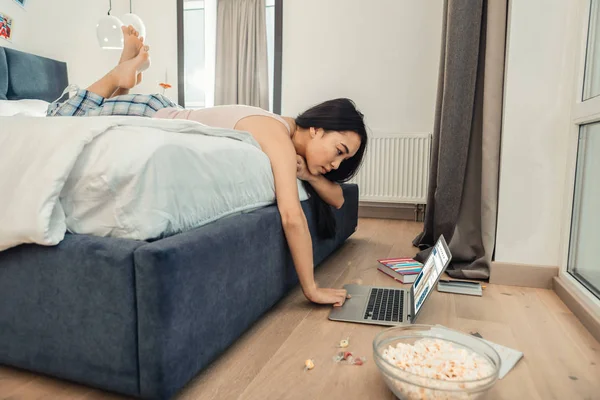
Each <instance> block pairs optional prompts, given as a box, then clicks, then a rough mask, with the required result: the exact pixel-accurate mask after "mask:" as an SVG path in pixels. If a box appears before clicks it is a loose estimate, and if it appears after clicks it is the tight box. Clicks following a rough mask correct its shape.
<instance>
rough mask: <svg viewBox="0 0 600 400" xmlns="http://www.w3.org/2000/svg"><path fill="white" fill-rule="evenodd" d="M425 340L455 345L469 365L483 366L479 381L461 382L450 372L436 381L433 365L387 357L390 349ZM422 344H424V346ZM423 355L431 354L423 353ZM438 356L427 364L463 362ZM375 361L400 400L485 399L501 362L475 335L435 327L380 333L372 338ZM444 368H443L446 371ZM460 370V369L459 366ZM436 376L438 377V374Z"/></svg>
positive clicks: (472, 369) (391, 329)
mask: <svg viewBox="0 0 600 400" xmlns="http://www.w3.org/2000/svg"><path fill="white" fill-rule="evenodd" d="M422 339H425V340H427V339H430V340H433V339H436V340H438V342H437V343H438V344H439V345H440V346H448V345H452V347H453V348H454V349H457V351H459V353H458V354H461V355H464V357H466V358H467V359H470V360H471V364H470V365H475V366H477V365H478V366H480V367H481V368H480V369H481V370H482V372H481V373H480V374H479V376H477V377H476V378H473V377H469V379H463V380H459V376H453V375H452V373H449V374H450V375H451V377H450V378H447V379H437V378H436V377H432V376H431V375H432V374H433V373H428V371H432V369H428V368H427V367H430V365H427V366H425V367H423V368H421V367H417V366H416V364H415V363H413V365H412V366H411V365H410V362H412V361H408V364H406V363H405V364H400V362H399V360H397V362H396V363H394V362H393V361H390V360H388V359H386V357H384V354H385V353H386V351H389V350H388V349H389V347H390V346H391V347H393V348H395V347H396V346H397V344H398V343H403V344H406V345H414V344H415V343H417V342H418V341H420V340H422ZM423 343H424V342H421V344H423ZM432 344H433V343H432ZM442 348H443V347H442ZM422 354H429V353H426V352H423V353H422ZM432 354H433V353H432ZM435 354H436V356H435V357H433V356H432V357H433V358H431V359H430V361H431V362H427V363H426V364H431V365H436V363H437V366H439V365H441V364H443V366H448V365H450V363H451V362H453V361H454V362H459V361H460V360H458V359H455V358H456V357H455V358H447V357H444V356H443V354H442V353H439V352H438V353H435ZM373 359H374V360H375V364H376V365H377V368H378V369H379V371H380V372H381V374H382V376H383V379H384V381H385V383H386V384H387V386H388V387H389V388H390V390H391V391H392V392H394V394H395V395H396V396H397V397H398V398H400V399H401V400H404V399H410V400H413V399H419V400H420V399H428V400H429V399H444V400H446V399H448V400H455V399H469V400H471V399H483V398H485V396H486V394H487V392H488V391H489V389H490V388H491V387H492V386H494V384H495V383H496V381H497V380H498V373H499V371H500V363H501V361H500V356H499V355H498V353H497V352H496V350H494V348H493V347H491V346H490V345H489V344H487V343H486V342H484V341H483V340H481V339H479V338H477V337H475V336H472V335H467V334H464V333H461V332H458V331H454V330H451V329H448V328H444V327H441V326H433V325H406V326H397V327H393V328H388V329H385V330H383V331H381V332H380V333H379V334H377V336H375V339H373ZM413 361H414V360H413ZM473 361H475V363H473ZM477 361H479V364H476V362H477ZM397 364H400V365H403V367H402V368H401V367H400V366H398V365H397ZM406 365H408V366H409V367H411V368H413V371H412V372H410V371H408V370H407V369H408V368H407V367H406ZM453 365H454V364H453ZM443 366H442V367H440V368H443ZM418 368H420V369H418ZM452 368H454V367H452ZM457 369H458V370H460V367H457ZM467 370H468V372H473V371H474V370H475V368H471V367H469V368H467ZM436 374H437V375H436V376H437V377H439V373H436Z"/></svg>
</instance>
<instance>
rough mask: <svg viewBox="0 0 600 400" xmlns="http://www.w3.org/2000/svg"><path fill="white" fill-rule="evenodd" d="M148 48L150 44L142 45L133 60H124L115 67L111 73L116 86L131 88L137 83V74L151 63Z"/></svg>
mask: <svg viewBox="0 0 600 400" xmlns="http://www.w3.org/2000/svg"><path fill="white" fill-rule="evenodd" d="M148 50H149V47H148V46H142V47H141V48H140V51H139V52H138V54H137V56H135V57H134V58H132V59H131V60H127V61H123V62H122V63H120V64H119V65H117V66H116V67H115V68H113V70H112V71H111V72H110V74H111V76H112V78H113V79H114V84H115V85H116V86H118V87H120V88H123V89H131V88H132V87H134V86H135V85H136V84H137V76H138V74H139V72H140V71H141V70H143V69H145V68H148V65H149V63H150V56H149V54H148ZM144 67H145V68H144Z"/></svg>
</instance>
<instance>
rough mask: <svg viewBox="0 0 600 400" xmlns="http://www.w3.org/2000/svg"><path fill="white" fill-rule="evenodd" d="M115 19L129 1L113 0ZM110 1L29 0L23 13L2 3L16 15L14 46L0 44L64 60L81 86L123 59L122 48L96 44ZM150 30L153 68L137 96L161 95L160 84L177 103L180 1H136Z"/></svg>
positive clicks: (0, 0)
mask: <svg viewBox="0 0 600 400" xmlns="http://www.w3.org/2000/svg"><path fill="white" fill-rule="evenodd" d="M112 3H113V10H112V12H111V14H112V15H115V16H117V17H118V16H120V15H123V14H126V13H128V12H129V1H127V0H113V1H112ZM108 4H109V2H108V0H107V1H104V0H93V1H92V0H52V1H47V0H27V3H26V7H25V9H23V8H21V7H20V6H19V5H17V4H16V3H15V2H14V1H13V0H0V11H2V12H6V13H7V14H9V15H10V16H12V17H13V18H14V20H15V22H14V32H13V36H14V37H13V43H12V44H11V43H9V42H6V41H5V40H1V39H0V46H6V47H12V48H15V49H17V50H22V51H26V52H30V53H34V54H38V55H41V56H45V57H50V58H55V59H58V60H62V61H66V62H67V66H68V70H69V80H70V82H71V83H76V84H78V85H80V86H82V87H85V86H88V85H90V84H91V83H93V82H94V81H95V80H96V79H98V78H100V77H101V76H103V75H104V74H105V73H106V72H108V71H109V70H110V68H112V67H113V66H114V65H115V64H116V63H117V61H118V60H119V55H120V52H119V51H118V50H102V49H100V47H98V42H97V40H96V24H97V22H98V20H99V19H100V18H101V17H102V16H104V15H106V12H107V11H108ZM132 4H133V12H134V13H136V14H138V15H139V16H140V17H141V18H142V20H143V21H144V23H145V24H146V30H147V39H148V40H147V44H148V45H149V46H150V54H151V59H152V66H151V67H150V69H149V70H147V71H146V72H145V73H144V78H143V81H142V84H141V85H140V86H139V87H136V88H135V92H136V93H153V92H154V93H156V92H160V91H162V89H161V88H160V87H159V86H158V83H159V82H164V81H165V73H166V74H167V77H168V83H170V84H171V85H172V86H173V88H171V89H169V90H168V91H167V92H166V94H167V95H168V96H169V97H170V98H171V99H174V100H175V101H176V100H177V2H176V0H133V3H132Z"/></svg>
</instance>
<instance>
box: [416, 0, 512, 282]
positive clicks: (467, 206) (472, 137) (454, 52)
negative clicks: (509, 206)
mask: <svg viewBox="0 0 600 400" xmlns="http://www.w3.org/2000/svg"><path fill="white" fill-rule="evenodd" d="M507 1H508V0H445V2H444V20H443V27H442V49H441V57H440V71H439V76H438V95H437V101H436V112H435V123H434V131H433V141H432V152H431V159H432V162H431V166H430V172H429V174H430V175H429V188H428V199H427V211H426V213H425V222H424V228H423V232H422V233H421V234H419V235H418V236H417V237H416V238H415V240H414V242H413V244H414V245H415V246H418V247H419V248H420V249H421V251H420V252H419V253H418V254H417V256H416V258H417V259H419V260H423V259H424V258H425V257H426V256H427V255H428V254H429V252H430V250H431V246H432V245H433V244H435V242H436V240H437V239H438V238H439V236H440V235H441V234H443V235H444V237H445V238H446V240H447V241H448V243H449V247H450V251H451V252H452V255H453V261H452V264H451V265H450V267H449V268H448V270H447V272H448V274H449V275H450V276H452V277H455V278H470V279H487V278H489V265H490V262H491V260H492V256H493V251H494V246H495V238H496V217H497V207H498V180H499V178H498V175H499V174H498V171H499V160H500V132H501V121H502V93H503V78H504V54H505V40H506V15H507Z"/></svg>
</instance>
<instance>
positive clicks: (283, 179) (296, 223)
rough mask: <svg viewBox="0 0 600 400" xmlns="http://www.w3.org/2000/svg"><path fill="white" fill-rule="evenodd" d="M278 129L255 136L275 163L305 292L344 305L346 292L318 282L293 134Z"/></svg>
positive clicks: (283, 216)
mask: <svg viewBox="0 0 600 400" xmlns="http://www.w3.org/2000/svg"><path fill="white" fill-rule="evenodd" d="M274 127H275V129H274V130H275V131H273V130H270V129H264V127H263V129H262V130H261V133H259V134H253V135H254V137H255V138H256V140H257V141H258V142H259V144H260V145H261V148H262V150H263V151H264V152H265V153H266V154H267V156H268V157H269V159H270V161H271V168H272V169H273V176H274V178H275V196H276V198H277V207H278V209H279V213H280V215H281V222H282V225H283V230H284V233H285V237H286V240H287V243H288V246H289V248H290V252H291V253H292V259H293V260H294V266H295V268H296V272H297V274H298V278H299V280H300V285H301V286H302V291H303V292H304V295H305V296H306V297H307V298H308V299H309V300H310V301H312V302H315V303H320V304H334V305H336V306H341V305H342V304H344V302H345V301H346V295H347V292H346V290H344V289H324V288H319V287H318V286H317V284H316V282H315V278H314V268H313V267H314V266H313V251H312V240H311V237H310V232H309V230H308V223H307V222H306V216H305V215H304V211H303V210H302V207H301V206H300V200H299V197H298V186H297V183H296V157H295V156H296V151H295V149H294V146H293V144H292V142H291V141H290V138H289V135H287V134H286V133H285V132H283V131H282V130H281V127H280V126H278V125H275V126H274Z"/></svg>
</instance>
